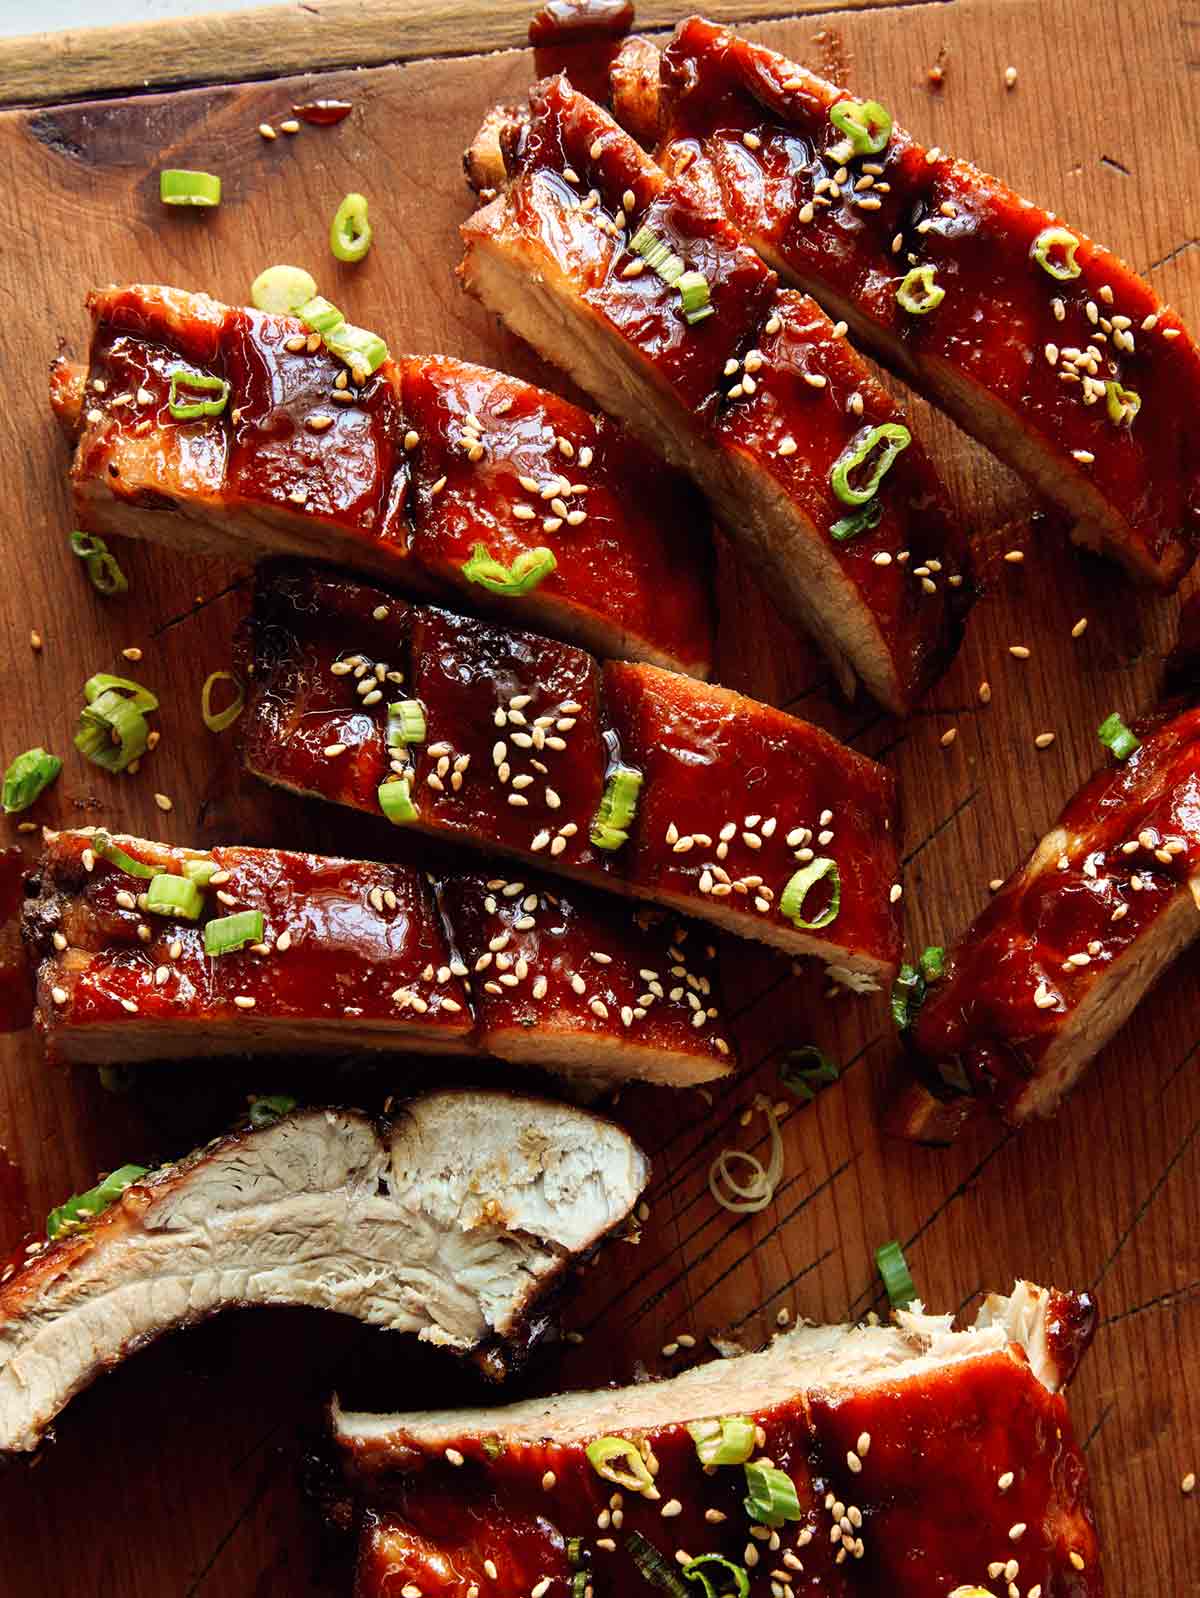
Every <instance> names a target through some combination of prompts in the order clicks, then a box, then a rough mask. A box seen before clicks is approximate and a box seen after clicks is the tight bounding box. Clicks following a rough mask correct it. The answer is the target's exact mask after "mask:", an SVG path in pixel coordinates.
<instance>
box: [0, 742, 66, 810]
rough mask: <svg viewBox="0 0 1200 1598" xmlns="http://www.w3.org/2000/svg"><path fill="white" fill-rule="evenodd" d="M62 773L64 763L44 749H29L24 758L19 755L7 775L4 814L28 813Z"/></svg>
mask: <svg viewBox="0 0 1200 1598" xmlns="http://www.w3.org/2000/svg"><path fill="white" fill-rule="evenodd" d="M61 770H62V761H61V760H59V759H58V757H57V756H56V755H52V754H48V753H47V751H46V750H45V749H27V750H26V751H25V753H24V754H23V755H18V756H17V758H16V759H15V760H14V761H13V763H12V764H11V765H10V766H9V768H8V770H7V771H6V772H5V773H4V792H3V798H2V801H0V802H2V803H3V805H4V814H5V815H6V816H15V815H16V814H17V812H18V811H20V810H28V809H29V807H30V805H31V804H32V803H33V801H34V800H35V799H36V798H37V797H38V795H39V794H42V793H45V791H46V789H47V788H48V787H49V786H50V784H51V783H52V782H53V781H54V779H55V777H57V776H58V774H59V772H60V771H61Z"/></svg>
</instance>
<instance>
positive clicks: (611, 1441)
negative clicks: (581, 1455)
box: [586, 1437, 654, 1493]
mask: <svg viewBox="0 0 1200 1598" xmlns="http://www.w3.org/2000/svg"><path fill="white" fill-rule="evenodd" d="M586 1453H587V1457H588V1464H589V1465H590V1466H591V1467H592V1469H593V1470H594V1471H595V1472H596V1474H597V1476H603V1478H604V1480H605V1481H611V1482H615V1483H616V1485H617V1486H618V1487H624V1488H625V1489H626V1490H627V1491H628V1492H631V1493H645V1492H648V1491H649V1489H650V1488H651V1487H653V1486H654V1477H653V1476H652V1475H651V1474H650V1472H649V1470H648V1469H647V1468H646V1461H645V1460H644V1459H643V1458H642V1455H641V1452H640V1450H639V1448H638V1446H637V1444H636V1443H634V1442H631V1441H630V1439H629V1438H628V1437H597V1438H596V1439H595V1440H594V1441H593V1442H590V1443H589V1444H588V1445H587V1449H586Z"/></svg>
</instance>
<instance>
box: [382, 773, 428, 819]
mask: <svg viewBox="0 0 1200 1598" xmlns="http://www.w3.org/2000/svg"><path fill="white" fill-rule="evenodd" d="M378 794H379V808H380V809H381V810H382V811H383V813H384V815H385V816H386V817H387V818H388V820H389V821H390V822H391V823H392V825H393V826H394V827H404V826H407V825H408V823H409V822H410V821H416V820H418V818H419V812H418V810H417V807H416V805H415V804H414V803H413V798H412V789H411V787H410V785H409V779H408V778H407V777H396V778H395V779H394V780H393V781H391V782H381V783H380V784H379V790H378Z"/></svg>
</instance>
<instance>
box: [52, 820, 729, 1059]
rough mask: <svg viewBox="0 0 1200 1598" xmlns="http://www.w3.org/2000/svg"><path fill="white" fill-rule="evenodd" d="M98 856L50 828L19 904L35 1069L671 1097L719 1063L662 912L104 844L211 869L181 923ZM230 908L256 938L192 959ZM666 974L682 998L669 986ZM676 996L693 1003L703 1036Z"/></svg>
mask: <svg viewBox="0 0 1200 1598" xmlns="http://www.w3.org/2000/svg"><path fill="white" fill-rule="evenodd" d="M96 841H97V839H96V834H95V832H94V831H90V830H89V831H82V832H58V833H50V834H47V837H46V848H45V854H44V856H43V859H42V863H41V869H40V891H39V894H38V896H37V897H36V898H35V899H32V900H30V901H28V902H27V904H26V908H25V917H24V935H25V940H26V944H27V947H28V949H29V951H30V954H31V955H32V957H33V959H34V961H35V962H36V965H37V1012H36V1020H37V1025H38V1028H39V1030H40V1031H41V1033H42V1035H43V1037H44V1038H45V1041H46V1048H47V1053H48V1055H49V1057H50V1058H51V1059H52V1060H55V1061H70V1062H84V1063H90V1064H104V1063H112V1062H114V1061H119V1062H121V1063H128V1062H129V1061H132V1060H161V1059H166V1058H169V1057H171V1056H172V1055H182V1056H190V1057H203V1056H206V1055H208V1056H212V1055H220V1054H254V1055H257V1054H264V1053H276V1052H288V1053H309V1054H312V1053H324V1052H332V1053H338V1052H342V1051H345V1050H346V1049H348V1048H352V1047H360V1048H364V1047H365V1048H384V1049H390V1050H397V1049H398V1050H403V1051H405V1052H414V1053H430V1052H433V1053H455V1054H494V1055H498V1056H501V1057H503V1058H505V1059H510V1060H514V1061H518V1062H519V1063H522V1064H527V1065H538V1066H543V1067H545V1068H546V1069H548V1070H552V1071H557V1072H559V1073H560V1074H564V1075H568V1076H571V1077H579V1078H582V1079H583V1080H585V1081H586V1080H591V1081H595V1082H598V1083H605V1082H614V1081H624V1080H627V1079H629V1078H641V1079H647V1080H651V1081H658V1082H666V1083H673V1084H684V1083H689V1082H699V1081H705V1080H708V1079H709V1078H712V1077H715V1076H720V1075H723V1074H724V1073H726V1072H727V1071H728V1070H729V1069H730V1068H731V1066H732V1064H733V1063H734V1062H733V1052H732V1047H731V1045H730V1044H729V1042H728V1041H727V1040H726V1038H725V1037H724V1036H723V1035H722V1033H723V1029H722V1027H721V1024H720V1022H719V1021H718V1019H717V1017H718V1015H719V1011H720V988H719V975H718V970H717V962H716V951H715V949H714V948H713V947H712V944H711V942H710V941H709V940H708V939H707V938H706V937H705V936H704V934H703V933H702V932H701V931H700V930H699V929H697V928H696V927H694V926H692V925H689V924H687V923H684V922H680V921H679V919H678V918H677V917H675V916H672V915H669V914H667V913H665V912H662V911H655V910H652V909H650V908H649V907H647V908H645V909H642V908H637V909H635V908H633V907H631V906H628V905H624V904H622V903H620V901H618V900H613V899H611V898H608V897H606V896H604V895H601V894H595V893H590V892H588V890H587V889H585V888H579V887H565V886H564V887H561V888H560V887H559V886H558V885H554V887H553V888H552V887H551V886H549V885H548V884H547V883H546V882H545V881H544V880H542V879H539V878H537V877H531V876H526V875H525V874H524V873H523V874H522V878H521V879H511V880H510V879H509V878H507V877H505V876H504V875H503V874H498V875H493V874H492V872H490V871H474V872H472V871H464V872H461V873H456V874H453V875H449V876H445V877H442V878H440V879H438V880H437V881H436V882H435V883H434V885H432V886H431V884H430V882H429V881H428V880H427V878H426V875H425V873H424V872H421V871H418V870H416V869H414V868H413V867H411V866H395V865H379V864H374V863H370V862H366V861H354V860H338V859H329V858H324V857H321V856H317V855H310V854H292V853H287V852H285V851H282V850H275V849H249V848H240V847H217V848H215V849H213V850H211V851H209V852H207V853H201V852H200V851H198V850H193V849H177V848H170V847H168V846H166V845H164V844H155V843H147V842H145V841H144V840H142V839H136V838H121V839H119V840H118V842H119V846H120V847H121V848H122V849H123V850H124V851H125V852H126V854H128V855H130V856H131V857H132V858H133V859H134V860H137V861H139V862H141V863H143V864H145V865H147V866H151V867H153V868H154V869H155V870H157V871H160V872H163V873H166V874H169V875H172V876H176V875H179V874H180V873H181V872H182V871H183V868H184V865H185V863H186V862H187V861H198V862H199V861H204V862H209V863H211V864H212V865H213V866H215V867H216V868H217V874H216V876H215V877H214V878H213V880H212V882H211V883H210V884H209V886H208V887H206V888H204V889H203V890H202V896H203V898H204V901H205V904H204V910H203V912H202V915H201V917H200V918H199V919H198V920H195V921H192V920H188V919H186V918H184V917H182V916H179V915H174V916H170V915H161V914H158V913H154V912H151V911H149V910H148V909H147V908H146V906H145V904H144V902H141V901H140V898H139V896H140V895H142V894H143V893H144V892H145V890H146V887H147V879H146V878H142V877H136V876H132V875H130V874H128V873H127V872H126V871H125V870H124V869H122V867H121V866H120V865H118V864H115V863H113V862H111V861H110V860H109V859H108V858H106V857H104V856H102V855H98V854H97V853H96V848H95V845H96ZM218 895H220V897H219V898H218ZM241 910H261V911H262V913H263V921H264V927H263V938H262V941H261V942H259V943H256V944H254V945H253V946H251V947H249V948H245V949H242V950H240V951H237V952H234V953H229V954H223V955H220V956H217V957H213V956H210V955H207V954H206V953H205V950H204V931H203V928H204V925H205V923H206V922H207V921H209V920H212V919H214V918H216V917H220V916H225V915H233V914H236V913H237V912H239V911H241ZM680 960H682V961H685V962H686V967H687V973H686V978H685V980H684V981H683V982H679V981H677V980H676V979H674V978H672V977H669V976H668V975H667V973H668V971H669V970H670V968H671V967H672V966H674V965H677V964H678V963H679V961H680ZM645 970H651V971H652V972H653V973H654V976H655V979H656V980H655V982H654V984H653V990H652V991H651V990H648V987H647V980H646V978H645V976H644V975H643V974H642V973H643V972H644V971H645ZM690 993H702V994H703V995H704V996H705V1003H706V1005H707V1006H708V1007H709V1008H708V1009H706V1011H705V1017H706V1019H705V1025H704V1027H703V1028H700V1027H697V1026H696V1025H695V1024H694V1014H695V1012H694V1010H693V1008H692V1006H691V1005H689V1004H688V1003H687V1000H686V998H685V994H690Z"/></svg>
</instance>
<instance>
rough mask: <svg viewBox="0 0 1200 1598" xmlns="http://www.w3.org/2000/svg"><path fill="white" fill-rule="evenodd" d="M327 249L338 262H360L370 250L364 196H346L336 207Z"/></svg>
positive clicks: (369, 227) (369, 233) (369, 225)
mask: <svg viewBox="0 0 1200 1598" xmlns="http://www.w3.org/2000/svg"><path fill="white" fill-rule="evenodd" d="M329 248H330V249H331V250H332V251H333V253H334V254H335V255H336V256H337V258H338V260H339V261H361V260H362V258H363V256H364V255H365V254H366V253H367V251H368V250H369V249H370V248H371V224H370V222H369V221H368V220H367V198H366V195H365V194H348V195H347V196H346V198H345V199H344V200H343V201H342V203H341V205H339V206H338V208H337V210H336V211H335V212H334V217H333V222H332V224H331V226H330V229H329Z"/></svg>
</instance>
